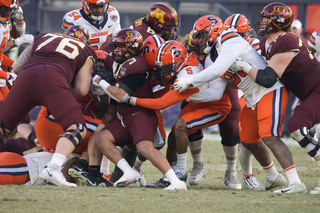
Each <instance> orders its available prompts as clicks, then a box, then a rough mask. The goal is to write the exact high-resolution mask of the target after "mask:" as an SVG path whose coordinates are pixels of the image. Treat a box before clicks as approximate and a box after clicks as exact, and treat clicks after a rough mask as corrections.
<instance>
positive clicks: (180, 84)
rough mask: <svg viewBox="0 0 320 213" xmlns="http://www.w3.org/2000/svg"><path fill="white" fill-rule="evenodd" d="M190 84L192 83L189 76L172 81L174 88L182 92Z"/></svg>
mask: <svg viewBox="0 0 320 213" xmlns="http://www.w3.org/2000/svg"><path fill="white" fill-rule="evenodd" d="M191 85H192V84H191V82H190V79H189V78H179V79H177V80H176V81H175V82H174V84H173V87H174V89H175V90H177V91H179V92H183V91H185V90H186V89H188V88H189V87H190V86H191Z"/></svg>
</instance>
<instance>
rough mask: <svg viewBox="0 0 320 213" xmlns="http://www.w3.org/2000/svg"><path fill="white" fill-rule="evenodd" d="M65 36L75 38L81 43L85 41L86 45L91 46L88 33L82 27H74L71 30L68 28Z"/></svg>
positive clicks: (64, 33)
mask: <svg viewBox="0 0 320 213" xmlns="http://www.w3.org/2000/svg"><path fill="white" fill-rule="evenodd" d="M63 35H68V36H71V37H74V38H77V39H79V40H80V41H83V42H84V43H86V44H89V36H88V31H87V30H86V29H84V28H83V27H81V26H80V25H73V26H71V27H69V28H67V29H66V30H65V31H64V32H63Z"/></svg>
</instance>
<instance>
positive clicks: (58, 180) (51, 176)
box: [39, 166, 77, 186]
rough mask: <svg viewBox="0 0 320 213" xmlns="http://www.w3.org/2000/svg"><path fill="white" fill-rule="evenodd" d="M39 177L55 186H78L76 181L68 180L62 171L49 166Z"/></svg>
mask: <svg viewBox="0 0 320 213" xmlns="http://www.w3.org/2000/svg"><path fill="white" fill-rule="evenodd" d="M39 177H40V178H41V179H42V180H43V181H44V182H46V183H49V184H52V185H55V186H77V184H75V183H70V182H68V181H67V180H66V178H65V177H64V176H63V174H62V172H61V171H59V170H57V169H54V168H49V167H47V166H46V167H45V168H44V169H43V170H42V171H41V172H40V174H39Z"/></svg>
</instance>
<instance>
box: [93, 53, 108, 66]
mask: <svg viewBox="0 0 320 213" xmlns="http://www.w3.org/2000/svg"><path fill="white" fill-rule="evenodd" d="M95 52H96V55H97V62H96V65H97V66H103V64H104V60H105V59H106V57H107V53H106V52H105V51H103V50H96V51H95Z"/></svg>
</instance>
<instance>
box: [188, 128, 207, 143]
mask: <svg viewBox="0 0 320 213" xmlns="http://www.w3.org/2000/svg"><path fill="white" fill-rule="evenodd" d="M202 138H203V134H202V129H198V130H197V131H195V132H194V133H192V134H191V135H189V136H188V139H189V142H193V141H198V140H201V139H202Z"/></svg>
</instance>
